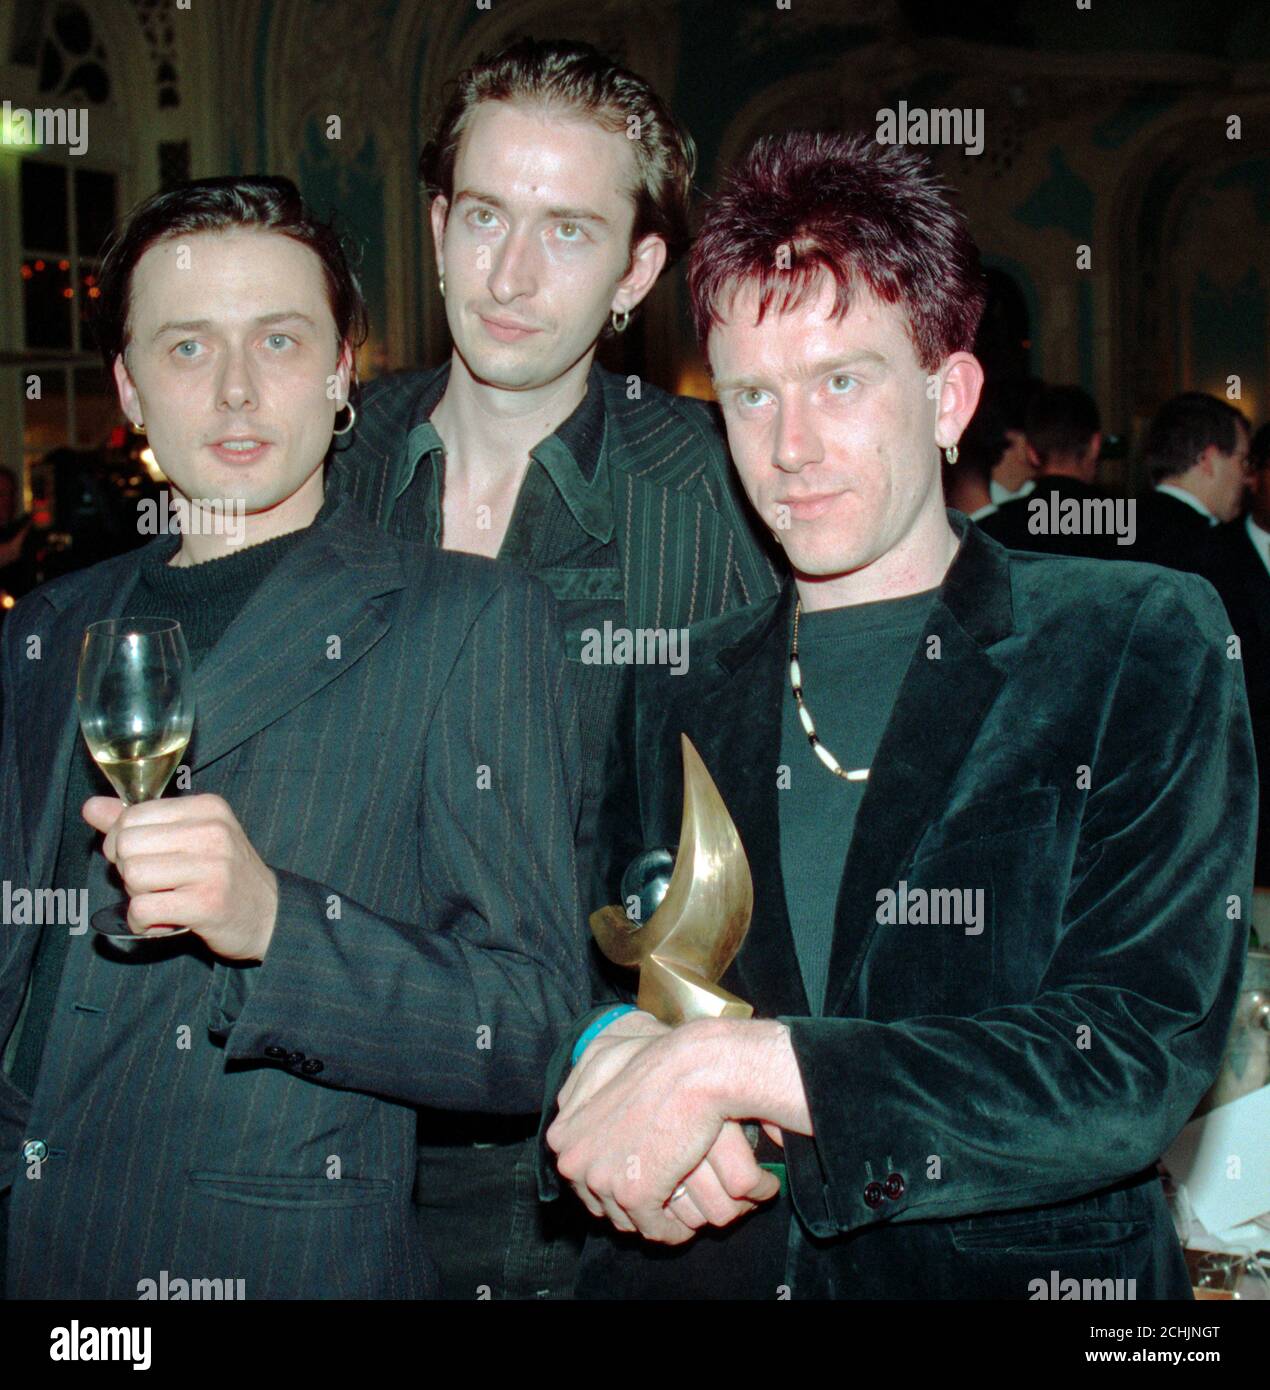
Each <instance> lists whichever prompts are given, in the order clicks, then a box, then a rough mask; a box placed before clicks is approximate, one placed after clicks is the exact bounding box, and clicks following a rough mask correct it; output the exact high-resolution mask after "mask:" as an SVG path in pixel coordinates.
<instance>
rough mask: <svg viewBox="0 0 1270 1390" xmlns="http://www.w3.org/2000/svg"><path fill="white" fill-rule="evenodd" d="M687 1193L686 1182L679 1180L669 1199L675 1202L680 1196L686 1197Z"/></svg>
mask: <svg viewBox="0 0 1270 1390" xmlns="http://www.w3.org/2000/svg"><path fill="white" fill-rule="evenodd" d="M687 1195H688V1184H687V1183H686V1182H681V1183H680V1184H679V1186H678V1187H677V1188H675V1190H674V1191H673V1192H672V1193H671V1194H670V1200H671V1201H672V1202H677V1201H678V1200H679V1199H680V1197H686V1196H687Z"/></svg>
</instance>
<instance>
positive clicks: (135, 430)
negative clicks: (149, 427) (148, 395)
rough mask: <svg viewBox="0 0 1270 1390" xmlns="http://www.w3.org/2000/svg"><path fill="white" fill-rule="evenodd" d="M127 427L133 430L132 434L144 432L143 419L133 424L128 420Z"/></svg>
mask: <svg viewBox="0 0 1270 1390" xmlns="http://www.w3.org/2000/svg"><path fill="white" fill-rule="evenodd" d="M128 428H129V429H130V430H131V431H132V432H133V434H144V433H145V432H146V426H145V421H144V420H138V421H137V422H136V423H135V424H134V423H133V422H132V421H131V420H129V421H128Z"/></svg>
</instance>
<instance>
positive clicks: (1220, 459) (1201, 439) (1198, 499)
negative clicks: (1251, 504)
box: [1133, 391, 1249, 572]
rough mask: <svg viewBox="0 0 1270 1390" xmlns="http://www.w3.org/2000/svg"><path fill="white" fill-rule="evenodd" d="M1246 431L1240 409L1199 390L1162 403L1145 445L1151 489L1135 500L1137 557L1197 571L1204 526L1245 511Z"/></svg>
mask: <svg viewBox="0 0 1270 1390" xmlns="http://www.w3.org/2000/svg"><path fill="white" fill-rule="evenodd" d="M1248 433H1249V429H1248V421H1247V420H1246V419H1245V418H1244V416H1243V414H1242V412H1240V411H1238V410H1236V409H1235V407H1234V406H1232V405H1228V404H1227V403H1226V402H1225V401H1219V400H1218V399H1217V397H1216V396H1208V395H1205V394H1204V393H1203V392H1202V391H1186V392H1183V394H1182V395H1180V396H1174V397H1173V398H1172V400H1169V401H1166V402H1165V403H1164V404H1163V405H1162V406H1161V407H1160V409H1159V410H1158V411H1157V412H1156V415H1155V418H1154V419H1153V420H1152V421H1151V425H1150V428H1149V429H1148V430H1147V437H1146V444H1145V448H1144V455H1145V460H1146V466H1147V470H1148V472H1149V473H1150V477H1151V482H1152V485H1153V486H1152V490H1151V491H1150V492H1148V493H1146V494H1145V495H1144V496H1142V497H1140V498H1139V499H1138V539H1137V543H1136V545H1135V546H1134V549H1133V558H1134V559H1135V560H1145V561H1147V562H1148V563H1150V564H1154V565H1168V566H1169V567H1170V568H1172V569H1182V570H1195V571H1200V572H1202V571H1203V569H1204V567H1205V564H1206V554H1207V549H1208V545H1209V541H1210V536H1209V531H1210V529H1211V528H1212V527H1214V526H1217V525H1219V524H1220V523H1222V522H1226V521H1234V520H1235V518H1236V517H1238V515H1239V513H1240V511H1241V510H1242V508H1243V502H1244V494H1245V493H1246V491H1247V488H1248V481H1249V479H1248Z"/></svg>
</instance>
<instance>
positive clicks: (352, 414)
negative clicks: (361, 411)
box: [331, 401, 357, 434]
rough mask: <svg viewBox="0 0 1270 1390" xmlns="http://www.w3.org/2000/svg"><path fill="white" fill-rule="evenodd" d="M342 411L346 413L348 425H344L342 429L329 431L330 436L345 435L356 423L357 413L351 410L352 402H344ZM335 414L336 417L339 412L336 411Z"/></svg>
mask: <svg viewBox="0 0 1270 1390" xmlns="http://www.w3.org/2000/svg"><path fill="white" fill-rule="evenodd" d="M342 409H344V410H347V411H348V424H347V425H345V426H344V428H343V429H340V430H335V429H333V430H332V431H331V433H332V434H347V433H348V432H349V430H351V429H352V428H353V426H354V425H355V424H356V423H357V411H356V410H354V409H353V403H352V401H345V402H344V405H343V407H342ZM335 413H336V414H337V415H338V414H339V413H340V412H339V411H338V410H337V411H336V412H335Z"/></svg>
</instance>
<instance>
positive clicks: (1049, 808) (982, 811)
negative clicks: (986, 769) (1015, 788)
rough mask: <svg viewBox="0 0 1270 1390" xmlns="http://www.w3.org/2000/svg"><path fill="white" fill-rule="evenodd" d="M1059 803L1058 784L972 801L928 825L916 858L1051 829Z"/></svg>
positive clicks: (919, 844) (1056, 819) (1054, 822)
mask: <svg viewBox="0 0 1270 1390" xmlns="http://www.w3.org/2000/svg"><path fill="white" fill-rule="evenodd" d="M1058 803H1059V794H1058V788H1057V787H1032V788H1030V789H1029V790H1027V791H1025V792H1018V793H1016V794H1014V795H1010V796H999V797H991V798H988V797H984V798H983V799H981V800H979V801H972V802H971V803H970V804H969V805H968V806H963V807H962V808H961V809H960V810H959V811H954V812H953V813H952V815H950V816H946V817H945V818H944V819H942V820H938V821H936V822H935V823H934V824H933V825H930V826H928V827H927V829H926V833H925V834H924V835H923V836H922V838H921V840H920V841H919V842H918V845H917V849H916V851H915V852H914V854H913V860H914V862H916V861H917V860H918V859H922V858H925V857H926V856H928V855H935V854H943V853H944V852H945V851H947V850H950V849H958V848H960V847H961V846H963V845H972V844H977V843H978V842H980V841H982V840H990V839H993V838H995V837H997V836H1001V835H1018V834H1022V833H1023V832H1024V831H1032V832H1035V831H1037V830H1048V829H1050V828H1052V827H1053V826H1055V825H1056V824H1057V823H1058Z"/></svg>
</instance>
